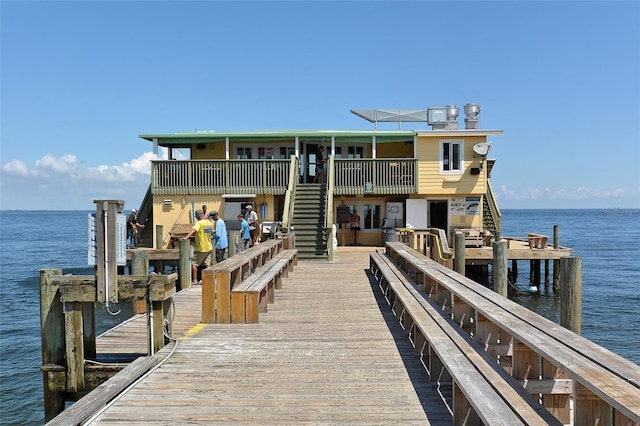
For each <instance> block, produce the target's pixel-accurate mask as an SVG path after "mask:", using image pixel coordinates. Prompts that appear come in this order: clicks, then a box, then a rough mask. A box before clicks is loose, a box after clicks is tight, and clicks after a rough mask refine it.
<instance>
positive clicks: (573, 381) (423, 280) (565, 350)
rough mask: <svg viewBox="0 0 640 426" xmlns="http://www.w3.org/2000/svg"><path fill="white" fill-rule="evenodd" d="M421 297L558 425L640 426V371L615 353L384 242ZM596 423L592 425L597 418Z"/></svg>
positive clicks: (435, 264)
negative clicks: (636, 425) (469, 337)
mask: <svg viewBox="0 0 640 426" xmlns="http://www.w3.org/2000/svg"><path fill="white" fill-rule="evenodd" d="M386 250H387V254H388V255H389V257H390V258H391V259H392V260H394V263H395V264H397V265H399V268H400V269H401V270H403V271H405V272H409V273H410V274H412V275H411V277H413V278H412V279H413V280H414V281H416V283H418V284H419V285H420V286H421V287H422V290H423V292H424V293H425V294H426V295H427V296H428V297H430V298H431V299H432V300H433V301H434V302H435V304H436V305H437V306H439V307H440V308H441V309H442V310H443V312H445V313H446V315H447V316H450V317H451V318H452V319H453V321H454V322H455V323H457V324H460V325H461V326H462V328H463V329H464V330H466V331H467V332H468V333H472V334H473V337H474V339H475V340H476V341H477V342H479V343H480V344H481V345H482V346H483V347H484V348H485V351H486V352H487V353H488V354H489V355H491V356H492V357H493V358H494V359H496V360H498V361H499V363H500V365H502V367H503V368H504V369H505V371H507V372H509V374H511V375H512V376H514V378H515V379H517V380H518V381H519V382H520V383H521V384H522V386H523V387H524V388H525V389H526V390H527V391H529V392H531V393H532V394H534V395H538V396H541V400H542V404H543V405H544V406H545V407H546V408H547V409H548V410H549V411H550V412H552V413H553V414H554V415H555V416H556V417H557V418H559V419H560V420H561V421H562V422H563V423H565V424H566V423H569V422H570V416H571V413H570V399H571V398H572V399H573V407H574V409H573V417H574V424H594V423H597V422H600V424H623V423H624V424H626V423H625V422H627V423H629V422H630V423H631V424H634V422H635V423H640V368H639V367H638V366H637V365H636V364H634V363H632V362H631V361H628V360H626V359H624V358H622V357H620V356H619V355H616V354H614V353H612V352H611V351H608V350H607V349H605V348H603V347H601V346H598V345H597V344H595V343H593V342H591V341H589V340H587V339H585V338H583V337H581V336H579V335H577V334H575V333H573V332H571V331H570V330H567V329H565V328H563V327H561V326H559V325H558V324H555V323H553V322H552V321H549V320H547V319H546V318H543V317H541V316H540V315H537V314H535V313H534V312H531V311H529V310H528V309H526V308H524V307H522V306H520V305H518V304H517V303H515V302H512V301H510V300H508V299H506V298H504V297H502V296H500V295H498V294H497V293H495V292H493V291H491V290H490V289H488V288H486V287H484V286H482V285H479V284H477V283H475V282H473V281H472V280H470V279H468V278H466V277H463V276H462V275H460V274H457V273H456V272H455V271H453V270H451V269H448V268H445V267H443V266H442V265H439V264H437V263H435V262H433V261H432V260H431V259H429V258H428V257H426V256H424V255H422V254H421V253H419V252H417V251H415V250H412V249H410V248H409V247H407V246H403V245H398V244H396V243H386ZM594 419H596V420H594Z"/></svg>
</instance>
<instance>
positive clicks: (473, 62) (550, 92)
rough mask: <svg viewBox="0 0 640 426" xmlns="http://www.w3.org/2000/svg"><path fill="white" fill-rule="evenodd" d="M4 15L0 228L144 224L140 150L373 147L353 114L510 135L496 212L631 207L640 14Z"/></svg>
mask: <svg viewBox="0 0 640 426" xmlns="http://www.w3.org/2000/svg"><path fill="white" fill-rule="evenodd" d="M0 15H1V28H2V29H1V43H2V45H1V48H2V51H1V55H2V56H1V60H2V71H1V73H2V74H1V93H0V95H1V139H2V140H1V151H0V173H1V174H0V209H4V210H8V209H54V210H57V209H86V210H92V209H94V207H95V206H94V204H93V200H94V199H102V198H109V199H123V200H125V202H126V206H127V208H130V207H134V206H137V205H139V204H140V202H141V201H142V198H143V196H144V193H145V191H146V189H147V187H148V184H149V176H150V175H149V173H150V172H149V171H150V168H149V163H148V160H149V159H150V158H151V144H150V143H149V142H147V141H145V140H142V139H140V138H138V135H139V134H145V133H173V132H184V131H193V130H195V129H198V130H211V129H213V130H218V131H234V130H235V131H240V130H274V129H277V130H293V129H344V130H351V129H371V128H372V125H371V123H368V122H367V121H365V120H363V119H361V118H358V117H357V116H355V115H353V114H351V113H350V112H349V110H350V109H352V108H361V109H372V108H407V109H411V108H427V107H436V106H444V105H451V104H453V105H457V106H458V107H459V108H460V111H461V112H462V107H463V106H464V104H466V103H470V102H472V103H477V104H479V105H480V106H481V113H480V116H479V119H480V126H481V127H482V128H484V129H501V130H504V135H503V136H500V137H494V138H492V139H491V140H492V142H493V147H492V151H491V153H490V155H489V157H490V158H495V159H496V160H497V162H496V165H495V167H494V169H493V172H492V185H493V188H494V190H495V192H496V193H497V194H498V201H499V204H500V206H501V208H618V207H619V208H638V207H640V171H639V167H640V2H637V1H624V2H615V1H607V2H579V1H569V2H547V1H544V2H542V1H541V2H538V1H536V2H526V1H511V2H506V1H503V2H483V1H476V2H462V1H447V2H444V1H443V2H435V1H422V2H420V1H414V2H402V1H394V2H380V1H376V2H373V1H351V2H349V1H345V2H312V1H298V2H244V1H236V2H224V1H220V2H213V1H193V2H172V1H101V2H98V1H82V2H81V1H69V2H64V1H55V2H48V1H2V3H1V10H0ZM461 115H462V116H463V114H461ZM462 121H463V119H461V122H462ZM407 124H408V123H407ZM407 124H405V125H403V128H404V129H408V128H411V126H408V125H407ZM414 127H415V128H419V129H427V126H426V125H425V124H423V123H416V124H415V126H414ZM379 128H381V126H379ZM389 128H396V125H394V124H392V125H390V127H389Z"/></svg>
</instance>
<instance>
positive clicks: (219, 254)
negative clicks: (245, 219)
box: [209, 212, 229, 263]
mask: <svg viewBox="0 0 640 426" xmlns="http://www.w3.org/2000/svg"><path fill="white" fill-rule="evenodd" d="M209 217H210V218H211V220H212V221H213V224H214V226H215V231H214V233H213V235H212V236H211V239H212V240H213V241H214V242H215V249H216V263H220V262H222V261H223V260H224V252H225V251H227V247H229V239H228V238H227V224H226V223H224V220H222V218H221V217H220V216H219V215H218V212H211V213H209Z"/></svg>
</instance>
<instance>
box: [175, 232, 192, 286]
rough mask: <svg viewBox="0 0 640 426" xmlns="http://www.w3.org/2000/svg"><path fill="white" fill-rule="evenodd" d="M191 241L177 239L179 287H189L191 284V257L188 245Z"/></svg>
mask: <svg viewBox="0 0 640 426" xmlns="http://www.w3.org/2000/svg"><path fill="white" fill-rule="evenodd" d="M190 246H191V243H190V242H189V240H179V242H178V253H179V254H180V260H179V266H178V275H179V276H178V282H179V283H180V289H181V290H183V289H185V288H189V286H191V257H190V253H189V247H190Z"/></svg>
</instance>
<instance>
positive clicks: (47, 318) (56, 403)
mask: <svg viewBox="0 0 640 426" xmlns="http://www.w3.org/2000/svg"><path fill="white" fill-rule="evenodd" d="M55 275H62V270H61V269H42V270H40V328H41V334H40V336H41V342H42V365H47V364H52V365H65V360H64V356H65V346H64V342H65V336H64V321H63V315H64V314H63V312H62V303H60V294H59V293H58V286H54V285H51V277H53V276H55ZM42 379H43V384H44V420H45V422H48V421H49V420H51V419H53V418H54V417H55V416H57V415H58V413H61V412H62V411H63V410H64V397H63V392H57V391H52V390H50V388H49V380H48V373H47V372H46V371H43V372H42Z"/></svg>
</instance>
